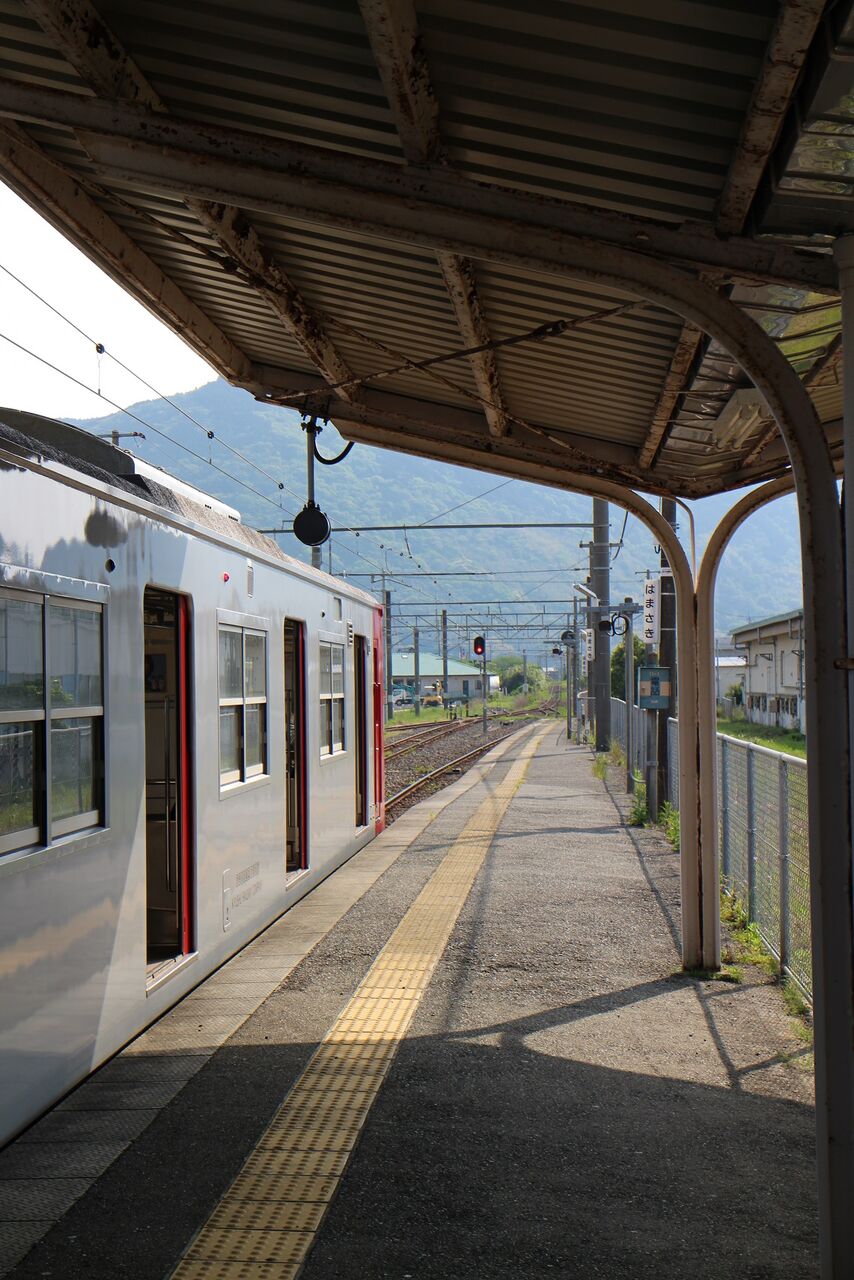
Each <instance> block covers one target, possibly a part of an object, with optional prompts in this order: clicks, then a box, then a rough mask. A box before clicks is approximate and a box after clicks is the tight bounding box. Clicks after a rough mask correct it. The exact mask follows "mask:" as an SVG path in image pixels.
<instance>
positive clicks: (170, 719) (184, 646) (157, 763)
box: [143, 587, 193, 979]
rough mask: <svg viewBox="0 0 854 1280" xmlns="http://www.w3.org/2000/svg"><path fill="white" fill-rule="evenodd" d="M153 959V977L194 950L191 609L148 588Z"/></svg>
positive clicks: (149, 941)
mask: <svg viewBox="0 0 854 1280" xmlns="http://www.w3.org/2000/svg"><path fill="white" fill-rule="evenodd" d="M143 626H144V640H145V646H144V648H145V653H144V675H143V680H144V697H145V857H146V952H147V955H146V960H147V966H148V976H149V979H152V978H154V976H155V975H156V974H157V973H158V971H159V970H160V969H162V968H163V967H164V966H165V965H168V964H172V963H174V962H175V961H176V960H177V959H178V958H179V957H180V956H185V955H188V954H189V953H190V952H191V951H192V949H193V909H192V907H193V830H192V739H191V724H190V716H191V712H192V708H191V696H190V695H191V690H190V680H191V670H192V667H191V661H190V607H189V601H188V600H187V598H186V597H185V596H179V595H176V594H175V593H174V592H170V591H161V590H159V589H158V588H156V587H146V589H145V595H144V599H143Z"/></svg>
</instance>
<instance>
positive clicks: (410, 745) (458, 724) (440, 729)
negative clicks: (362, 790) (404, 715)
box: [385, 720, 471, 760]
mask: <svg viewBox="0 0 854 1280" xmlns="http://www.w3.org/2000/svg"><path fill="white" fill-rule="evenodd" d="M466 723H467V722H466V721H465V720H452V721H451V722H450V724H437V725H432V726H431V727H430V728H429V729H422V730H420V731H419V732H418V733H408V734H407V735H406V738H405V739H404V741H403V742H395V743H392V744H391V745H390V746H388V747H387V748H386V753H385V756H386V760H395V759H396V758H397V757H398V756H403V755H406V753H407V752H408V751H415V750H416V749H417V748H418V747H419V746H422V745H423V744H424V743H426V742H430V743H433V742H436V740H437V739H439V738H444V737H447V735H448V734H451V733H456V732H457V731H458V730H459V729H460V728H462V727H464V726H465V725H466ZM468 723H471V721H469V722H468Z"/></svg>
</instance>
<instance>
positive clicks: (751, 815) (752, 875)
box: [747, 747, 756, 920]
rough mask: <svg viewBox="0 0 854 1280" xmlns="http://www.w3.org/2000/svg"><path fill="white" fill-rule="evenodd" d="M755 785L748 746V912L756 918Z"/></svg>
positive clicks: (751, 758)
mask: <svg viewBox="0 0 854 1280" xmlns="http://www.w3.org/2000/svg"><path fill="white" fill-rule="evenodd" d="M754 790H755V788H754V786H753V751H752V750H751V748H750V747H748V748H747V914H748V916H749V917H750V919H751V920H755V919H756V797H755V795H754Z"/></svg>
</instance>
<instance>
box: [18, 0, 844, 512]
mask: <svg viewBox="0 0 854 1280" xmlns="http://www.w3.org/2000/svg"><path fill="white" fill-rule="evenodd" d="M852 55H854V16H852V0H837V2H836V3H827V4H825V3H824V2H823V0H783V2H782V3H776V2H774V0H751V2H750V3H749V4H745V3H743V2H742V0H601V2H597V3H593V0H589V2H588V3H574V2H572V0H528V2H527V3H525V4H517V3H510V2H509V0H506V2H505V3H497V2H495V0H464V2H463V3H461V2H460V0H419V2H418V3H417V4H415V5H413V4H412V3H408V2H407V0H247V3H244V4H241V5H236V4H226V3H219V4H214V3H207V2H205V0H195V2H194V3H193V2H190V0H169V3H165V2H164V0H99V3H98V7H97V8H95V7H93V6H92V5H91V4H89V3H88V0H0V176H2V177H3V178H4V179H5V181H6V182H7V183H8V184H9V185H10V186H12V187H13V188H14V189H15V190H16V191H17V192H18V193H19V194H20V195H22V196H23V197H24V199H25V200H27V201H28V202H29V203H30V204H32V205H33V206H34V207H35V208H36V209H38V210H39V212H41V213H42V214H44V215H45V216H46V217H47V218H49V219H50V220H51V222H52V223H53V224H54V225H55V226H57V227H58V228H59V229H61V231H62V232H63V233H64V234H65V235H66V236H68V237H69V238H70V239H71V240H73V241H74V242H75V243H76V244H77V245H78V246H79V247H80V248H81V249H83V251H84V252H85V253H86V254H88V256H89V257H90V258H92V259H94V260H95V261H96V262H97V263H98V264H99V265H100V266H102V267H103V268H104V270H105V271H107V272H108V273H109V274H110V275H111V276H112V277H114V278H115V279H116V280H118V281H119V282H120V283H121V284H122V285H123V286H124V287H125V288H127V289H128V290H129V291H130V292H131V293H133V294H134V295H135V296H136V297H137V298H139V299H140V300H141V301H143V302H144V303H145V304H146V305H147V306H148V307H149V308H150V309H151V310H152V311H153V312H154V313H155V314H156V315H157V316H159V317H160V318H161V319H162V320H163V321H165V322H166V323H167V324H168V325H170V326H171V327H172V328H173V329H174V330H175V331H176V332H178V333H180V334H182V335H183V337H184V338H186V340H187V341H188V342H189V343H190V344H191V345H192V346H193V347H194V348H195V349H196V350H197V351H199V352H200V353H201V354H202V355H203V356H204V357H206V359H208V360H209V361H210V363H211V364H212V365H213V366H214V368H215V369H216V370H217V371H218V372H219V373H220V374H221V375H222V376H223V377H224V378H227V379H228V380H229V381H230V382H232V383H234V384H236V385H238V386H242V387H245V388H247V389H248V390H249V391H251V392H252V393H253V394H254V395H256V396H257V397H259V398H260V399H263V400H267V401H269V402H272V403H277V404H283V405H291V406H293V407H294V408H297V409H299V410H301V411H304V412H308V413H310V414H311V413H317V414H319V415H320V416H321V418H325V417H328V418H329V419H330V420H331V421H333V422H334V423H335V424H336V426H338V428H339V429H340V430H341V431H342V433H343V434H344V435H346V436H349V437H351V438H355V439H360V440H366V441H372V442H375V443H378V444H382V445H385V446H390V447H392V448H397V449H403V450H406V451H410V452H414V453H420V454H423V455H425V456H430V457H437V458H447V459H451V460H457V461H463V462H468V463H472V462H474V463H475V464H477V463H478V461H479V460H482V464H483V466H484V467H488V468H490V469H492V470H504V471H506V472H510V473H512V472H514V471H515V470H516V469H517V468H519V467H521V466H522V464H524V468H525V474H527V475H530V476H532V477H534V478H541V479H543V480H547V481H548V480H549V479H552V480H556V479H557V478H558V476H559V473H561V472H562V471H566V470H567V469H571V470H572V471H573V472H575V473H578V472H582V473H588V474H590V473H595V474H598V475H602V476H606V477H609V478H611V479H616V480H618V481H620V482H621V483H623V484H627V485H630V486H632V487H635V488H640V489H643V490H645V491H651V492H661V493H666V492H669V493H673V494H681V495H683V496H688V497H691V496H699V495H702V494H705V493H712V492H720V491H723V490H726V489H730V488H733V487H735V486H737V485H741V484H744V483H748V482H751V481H755V480H759V479H764V478H768V477H771V476H775V475H779V474H780V473H781V472H782V471H784V470H785V469H786V467H787V465H788V460H787V456H786V451H785V448H784V446H783V443H782V441H781V439H780V437H779V433H778V431H777V428H776V426H775V424H774V423H773V421H772V419H771V415H770V412H769V410H768V407H767V405H766V403H765V401H764V400H763V399H762V398H761V396H760V395H759V394H758V392H756V391H755V390H754V389H753V388H752V387H751V386H750V384H749V383H748V381H747V379H746V378H745V376H744V375H743V374H742V372H741V370H740V369H739V367H738V366H737V364H735V363H734V362H733V360H732V359H731V357H730V356H729V355H728V354H727V353H726V352H725V351H724V350H723V349H722V348H721V347H720V345H718V343H717V342H716V341H715V340H712V339H709V338H708V337H707V336H706V335H705V334H704V333H702V332H700V331H699V329H697V328H695V327H694V325H693V324H692V323H691V322H689V321H686V320H683V319H681V318H680V317H679V316H678V315H676V314H675V313H674V311H672V310H670V309H667V308H666V307H665V306H664V305H663V304H661V303H660V302H657V301H656V302H651V301H650V300H649V297H650V295H649V293H648V292H647V295H646V298H643V297H639V296H638V294H637V292H633V291H632V290H631V289H630V288H628V287H625V288H623V287H620V281H619V280H615V279H614V278H613V273H612V274H611V275H610V278H609V280H608V282H607V283H603V281H602V279H601V274H602V273H599V272H598V270H597V267H598V263H599V260H600V256H601V255H602V254H603V252H608V253H612V251H613V250H615V249H621V250H631V251H633V252H634V253H641V254H643V255H644V256H645V258H646V259H648V261H649V262H650V263H651V264H656V263H661V264H667V266H668V268H669V269H670V268H673V267H677V268H679V269H681V270H682V271H683V272H685V273H687V274H688V275H690V276H692V277H694V278H698V279H701V280H703V281H704V282H705V283H706V284H707V285H709V286H711V287H712V288H714V289H715V290H717V291H719V292H720V293H722V294H724V295H726V296H727V297H729V298H731V299H732V300H733V301H734V302H735V303H737V304H738V306H739V307H741V308H743V309H744V311H745V312H746V313H748V314H749V315H750V316H752V317H753V318H754V319H755V320H756V321H757V322H758V323H759V324H760V325H761V326H762V328H763V329H764V330H765V331H766V332H767V333H768V334H769V335H770V336H771V337H772V338H773V341H774V342H775V343H776V344H777V345H778V347H779V349H780V350H781V351H782V352H784V353H785V355H786V357H787V358H788V360H789V361H790V363H791V364H792V365H793V366H794V368H795V369H796V371H797V373H798V374H799V375H800V377H801V379H802V381H803V383H804V384H805V385H806V386H807V387H808V389H809V392H810V395H811V397H812V400H813V403H814V405H815V408H816V410H817V414H818V418H819V420H820V421H821V423H822V424H823V427H824V430H825V432H826V434H827V437H828V439H829V441H830V444H831V448H832V449H833V450H835V451H839V449H840V447H841V446H840V437H841V426H840V416H841V406H842V387H841V376H842V372H841V361H840V336H839V331H840V310H839V297H838V285H837V273H836V270H835V267H834V263H833V258H832V244H833V240H834V238H835V237H836V236H838V235H840V234H845V233H850V232H854V199H852V196H854V92H852V73H851V66H852ZM579 246H580V247H581V249H582V250H583V253H582V254H581V258H580V257H579ZM570 250H571V252H570ZM579 261H581V262H582V265H581V267H579V265H578V264H579ZM573 264H574V265H573Z"/></svg>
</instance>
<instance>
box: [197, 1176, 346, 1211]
mask: <svg viewBox="0 0 854 1280" xmlns="http://www.w3.org/2000/svg"><path fill="white" fill-rule="evenodd" d="M337 1186H338V1179H337V1178H322V1177H310V1176H303V1177H299V1178H297V1177H291V1178H288V1180H287V1186H285V1181H284V1179H283V1178H280V1177H278V1176H277V1177H271V1176H270V1175H269V1174H258V1173H239V1174H238V1175H237V1177H236V1178H235V1180H234V1182H233V1183H232V1184H231V1187H230V1188H229V1190H228V1191H227V1192H226V1196H225V1199H224V1200H223V1201H222V1203H226V1202H227V1201H228V1200H231V1199H232V1198H233V1199H235V1200H261V1201H265V1202H266V1203H268V1204H275V1203H281V1202H282V1201H285V1200H308V1201H310V1202H311V1203H313V1204H314V1203H319V1202H321V1201H327V1200H331V1199H332V1196H333V1195H334V1193H335V1188H336V1187H337Z"/></svg>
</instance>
